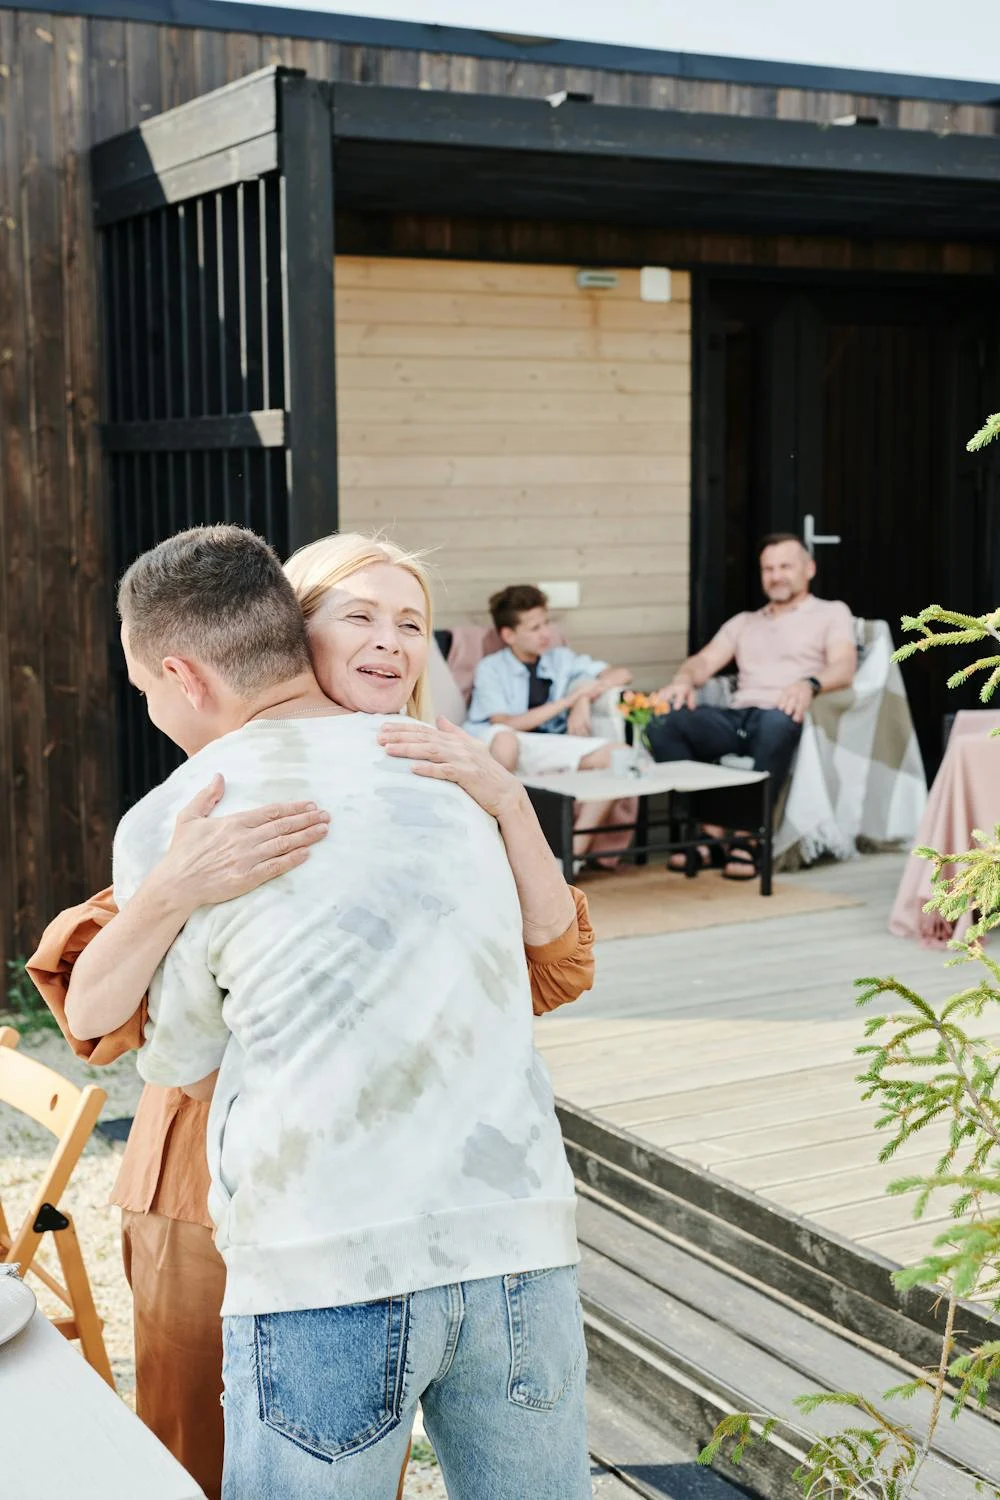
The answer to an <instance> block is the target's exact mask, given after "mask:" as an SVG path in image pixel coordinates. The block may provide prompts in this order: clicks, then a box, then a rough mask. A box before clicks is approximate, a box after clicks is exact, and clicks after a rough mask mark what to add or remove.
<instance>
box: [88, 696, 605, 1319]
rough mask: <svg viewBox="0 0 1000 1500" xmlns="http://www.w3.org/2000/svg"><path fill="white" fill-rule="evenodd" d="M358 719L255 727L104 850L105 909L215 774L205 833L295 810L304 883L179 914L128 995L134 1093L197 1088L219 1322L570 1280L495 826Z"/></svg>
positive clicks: (566, 1179) (189, 774) (570, 1244)
mask: <svg viewBox="0 0 1000 1500" xmlns="http://www.w3.org/2000/svg"><path fill="white" fill-rule="evenodd" d="M383 722H384V721H383V719H382V718H381V717H378V716H372V715H361V714H358V715H344V716H340V717H330V718H313V719H289V720H256V721H253V722H251V723H249V724H247V725H246V726H245V727H244V728H242V729H240V730H238V731H236V732H235V733H233V734H230V735H227V736H225V737H224V738H223V739H221V740H218V741H216V742H215V743H214V744H212V745H210V746H208V747H207V748H206V749H204V750H202V751H200V752H199V753H198V754H197V755H194V756H192V757H191V759H190V760H188V761H187V762H186V763H185V764H184V765H183V766H181V767H180V768H179V769H178V770H177V771H175V772H174V774H173V775H172V776H170V777H169V778H168V780H167V781H165V782H164V783H163V785H162V786H160V787H157V788H156V789H155V790H154V791H152V792H150V793H149V795H148V796H146V797H145V798H143V800H142V801H141V802H139V803H138V804H137V805H136V806H135V807H134V808H132V809H131V810H130V812H128V813H127V814H126V816H125V817H124V819H123V820H122V822H121V824H120V826H119V828H118V832H117V835H116V838H115V856H114V886H115V897H116V900H117V901H118V903H119V905H124V904H125V902H127V901H128V899H129V898H130V896H132V895H133V894H134V892H135V890H136V888H137V887H138V885H139V884H140V883H141V881H142V880H143V878H144V877H145V876H146V874H148V872H149V871H150V870H151V869H152V867H153V865H154V864H155V863H156V862H157V861H158V860H159V858H160V857H161V856H162V854H163V853H164V851H165V850H166V847H167V845H168V843H169V841H170V838H171V835H172V833H173V826H174V819H175V817H176V815H177V813H178V811H179V810H180V809H181V808H182V807H183V806H184V805H185V804H186V803H187V802H189V801H190V800H191V798H192V796H193V795H194V794H195V792H196V791H197V790H198V789H199V788H200V787H202V786H203V785H205V784H206V783H207V782H208V780H209V779H210V777H211V776H212V774H213V773H214V772H216V771H221V772H222V774H223V775H224V776H225V779H226V794H225V797H224V799H223V802H222V804H221V805H220V807H219V810H218V811H219V814H220V815H222V814H225V813H229V812H236V811H240V810H241V809H245V808H251V807H257V806H260V805H261V804H263V803H267V802H277V801H291V800H301V799H310V798H311V799H312V800H313V801H315V802H317V803H318V804H319V805H320V806H321V807H324V808H327V809H328V810H329V812H330V814H331V827H330V833H329V835H328V836H327V838H326V839H325V840H323V842H322V843H320V844H318V845H316V846H315V847H314V848H313V849H312V851H311V853H310V856H309V859H308V860H307V861H306V862H305V863H304V864H303V865H301V866H299V867H298V868H297V869H295V870H292V871H290V872H289V873H288V874H286V875H283V876H281V877H280V878H279V879H278V880H275V881H272V882H271V883H270V884H268V885H265V886H262V887H260V889H258V890H256V891H254V892H252V893H251V894H250V895H247V896H243V897H240V898H239V899H237V900H235V901H230V902H227V903H225V904H223V905H220V906H216V907H204V908H201V909H200V910H199V911H197V912H196V913H195V914H194V916H193V917H192V918H191V919H190V921H189V922H188V923H187V926H186V927H185V928H184V930H183V932H182V933H181V934H180V936H179V937H178V939H177V940H176V942H175V943H174V945H173V947H172V948H171V950H170V952H169V953H168V955H167V957H166V959H165V960H164V963H163V964H162V965H161V967H160V969H159V970H158V972H157V974H156V976H155V979H154V981H153V983H152V985H151V988H150V1001H149V1022H148V1024H147V1028H146V1037H145V1045H144V1046H143V1048H142V1050H141V1052H140V1053H139V1071H140V1073H141V1074H142V1076H143V1078H145V1079H146V1080H147V1081H148V1082H150V1083H156V1084H168V1085H184V1084H189V1083H194V1082H196V1081H197V1080H199V1079H201V1078H203V1077H205V1076H206V1075H208V1074H209V1073H211V1072H212V1071H213V1070H214V1069H215V1068H218V1067H220V1065H221V1072H220V1076H219V1081H218V1084H217V1086H216V1091H215V1096H214V1099H213V1103H212V1109H211V1113H210V1118H209V1130H208V1160H209V1167H210V1170H211V1177H212V1190H211V1197H210V1209H211V1213H212V1217H213V1219H214V1221H215V1223H216V1226H217V1234H216V1242H217V1244H218V1247H219V1250H220V1251H221V1253H222V1255H223V1257H224V1259H225V1261H226V1266H227V1272H228V1274H227V1286H226V1296H225V1302H224V1305H223V1312H224V1313H262V1312H277V1311H285V1310H290V1309H301V1308H311V1307H330V1306H337V1305H341V1304H347V1303H353V1302H365V1301H371V1300H374V1299H376V1298H381V1297H387V1296H393V1295H401V1294H403V1293H405V1292H410V1291H417V1290H420V1289H423V1288H426V1287H432V1286H441V1285H447V1284H448V1283H451V1282H454V1281H461V1280H471V1279H473V1278H478V1277H486V1276H493V1275H500V1274H504V1273H507V1272H513V1271H521V1270H538V1269H541V1268H543V1267H547V1266H559V1265H567V1264H571V1263H574V1262H575V1261H576V1260H577V1259H578V1250H577V1244H576V1234H575V1202H574V1193H573V1181H572V1176H571V1173H570V1170H569V1167H568V1164H567V1161H566V1156H565V1152H564V1150H563V1144H562V1138H561V1135H560V1131H559V1125H558V1122H557V1120H556V1116H555V1112H554V1108H553V1097H552V1089H551V1084H550V1082H549V1078H548V1074H547V1071H546V1069H545V1066H544V1064H543V1063H542V1061H541V1059H540V1058H539V1057H538V1055H537V1053H536V1052H535V1050H534V1047H533V1044H532V1008H531V995H530V986H529V981H528V974H527V965H526V961H525V957H524V947H523V936H522V925H521V914H520V908H519V905H518V899H517V892H516V889H515V885H514V880H513V877H512V875H511V871H510V867H509V864H508V862H507V858H506V854H505V851H504V848H503V843H502V840H501V838H500V835H499V832H498V830H497V826H496V823H495V822H494V820H493V819H492V818H491V817H489V816H488V815H487V814H486V813H484V812H483V811H482V809H481V808H479V807H478V806H477V805H476V804H475V802H473V800H472V799H471V798H470V797H468V796H467V795H466V794H465V793H464V792H462V791H461V790H460V789H459V788H457V787H456V786H454V785H452V784H450V783H447V782H442V781H435V780H432V779H429V778H425V777H419V776H415V775H414V774H413V770H412V766H411V765H410V763H409V762H406V761H402V760H396V759H392V758H390V757H389V756H387V755H386V754H385V753H384V751H383V750H382V749H381V747H380V746H379V745H378V743H377V740H376V735H377V733H378V729H379V727H380V725H381V724H382V723H383Z"/></svg>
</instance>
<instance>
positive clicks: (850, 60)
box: [261, 0, 1000, 82]
mask: <svg viewBox="0 0 1000 1500" xmlns="http://www.w3.org/2000/svg"><path fill="white" fill-rule="evenodd" d="M261 3H267V4H271V5H274V4H278V5H289V6H292V7H293V8H295V9H303V10H324V11H333V12H339V13H341V14H345V15H363V16H381V17H388V18H391V19H393V20H404V21H426V22H434V23H438V24H440V25H445V26H469V27H472V28H474V29H479V30H484V31H503V32H514V33H524V34H526V35H531V36H539V35H543V36H549V37H559V38H562V39H569V38H573V39H578V40H582V41H596V42H617V43H620V44H623V45H626V46H633V47H653V48H662V49H666V50H670V51H681V52H702V53H709V54H722V55H724V56H728V57H749V58H766V59H768V60H770V61H780V62H797V63H815V64H820V65H823V66H827V67H845V68H865V69H872V70H874V71H878V72H888V73H914V74H923V75H928V76H930V77H938V78H959V79H969V80H975V81H984V82H992V81H997V80H1000V3H998V0H948V3H943V0H826V3H821V0H340V3H338V0H261Z"/></svg>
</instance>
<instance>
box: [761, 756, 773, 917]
mask: <svg viewBox="0 0 1000 1500" xmlns="http://www.w3.org/2000/svg"><path fill="white" fill-rule="evenodd" d="M760 785H761V802H762V804H763V805H762V808H761V826H760V840H759V842H760V893H761V895H762V896H770V895H771V894H772V892H773V886H772V871H773V865H774V789H773V787H772V784H771V778H770V776H767V777H765V779H764V780H763V781H762V782H761V784H760Z"/></svg>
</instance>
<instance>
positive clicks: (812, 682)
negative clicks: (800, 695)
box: [806, 677, 823, 698]
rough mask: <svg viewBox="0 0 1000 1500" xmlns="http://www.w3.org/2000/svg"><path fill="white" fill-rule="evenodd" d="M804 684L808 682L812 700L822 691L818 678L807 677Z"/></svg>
mask: <svg viewBox="0 0 1000 1500" xmlns="http://www.w3.org/2000/svg"><path fill="white" fill-rule="evenodd" d="M806 682H808V684H809V686H810V687H811V688H812V690H813V697H814V698H815V697H816V695H817V694H818V693H821V692H822V691H823V684H822V683H821V682H820V680H819V678H818V677H807V678H806Z"/></svg>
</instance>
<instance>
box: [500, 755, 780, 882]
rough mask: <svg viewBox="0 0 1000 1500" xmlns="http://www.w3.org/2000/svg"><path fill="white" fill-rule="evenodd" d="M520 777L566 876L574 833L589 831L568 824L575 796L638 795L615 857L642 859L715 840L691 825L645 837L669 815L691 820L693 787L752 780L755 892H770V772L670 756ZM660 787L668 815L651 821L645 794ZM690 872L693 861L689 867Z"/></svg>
mask: <svg viewBox="0 0 1000 1500" xmlns="http://www.w3.org/2000/svg"><path fill="white" fill-rule="evenodd" d="M520 779H521V780H522V781H523V783H524V785H525V786H526V787H527V789H528V795H529V797H530V798H531V802H532V805H533V807H534V809H535V812H536V813H537V814H538V821H539V822H540V823H541V825H542V829H543V831H544V833H545V837H546V838H547V840H548V843H549V847H550V849H551V850H552V852H553V853H554V854H555V856H556V858H557V859H559V860H560V861H561V863H562V866H563V870H564V872H565V874H566V879H567V880H572V878H573V834H574V832H576V833H583V832H588V831H589V830H587V829H582V828H577V829H574V827H573V806H574V803H576V802H615V801H617V800H618V799H619V798H621V797H638V799H639V816H638V819H637V821H636V823H635V825H634V826H635V842H634V844H633V845H632V846H631V848H629V849H626V850H622V851H617V850H616V852H615V857H616V858H617V859H632V860H635V862H636V863H637V864H645V863H646V860H647V858H648V856H649V854H650V852H651V851H653V850H660V851H662V850H667V849H669V850H675V849H677V850H690V849H695V848H697V847H698V845H700V844H711V843H713V842H718V841H717V840H712V839H708V838H706V837H705V835H704V834H703V833H701V832H699V831H698V830H697V829H696V828H695V827H694V826H691V828H690V830H689V832H688V836H687V837H684V838H681V839H674V840H672V841H670V842H667V843H657V844H651V843H649V841H648V840H649V835H650V830H651V829H653V828H658V827H662V826H666V824H668V823H672V822H674V821H680V822H682V823H688V822H690V821H691V820H690V818H689V817H688V815H687V813H686V810H685V803H684V799H685V798H687V797H690V796H692V795H693V794H695V793H697V792H713V791H720V790H722V789H728V788H733V787H750V786H756V787H758V788H759V790H760V820H759V825H758V827H757V828H756V829H755V830H754V836H755V837H756V838H757V839H758V841H759V844H760V861H759V866H760V893H761V895H762V896H770V894H771V887H772V879H771V864H772V858H771V846H772V839H773V828H772V813H773V809H772V797H771V778H770V776H769V775H768V774H767V772H766V771H743V770H737V769H735V768H734V767H730V766H716V765H706V764H704V763H703V762H702V761H697V760H672V761H663V762H661V763H660V764H659V765H656V764H646V765H645V766H643V767H642V768H641V769H640V771H639V774H638V775H633V774H629V773H626V774H623V775H616V774H615V772H614V771H612V770H607V771H557V772H551V773H549V774H547V775H544V776H522V777H521V778H520ZM665 793H667V794H669V795H670V800H671V808H670V816H669V818H666V819H663V820H662V821H661V822H657V823H653V822H651V821H650V818H649V809H648V799H649V798H650V797H655V796H661V795H663V794H665ZM608 826H609V827H610V825H608ZM615 826H617V825H615ZM630 826H631V825H630ZM695 872H696V866H695V865H694V864H692V865H691V866H690V867H689V873H695Z"/></svg>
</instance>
